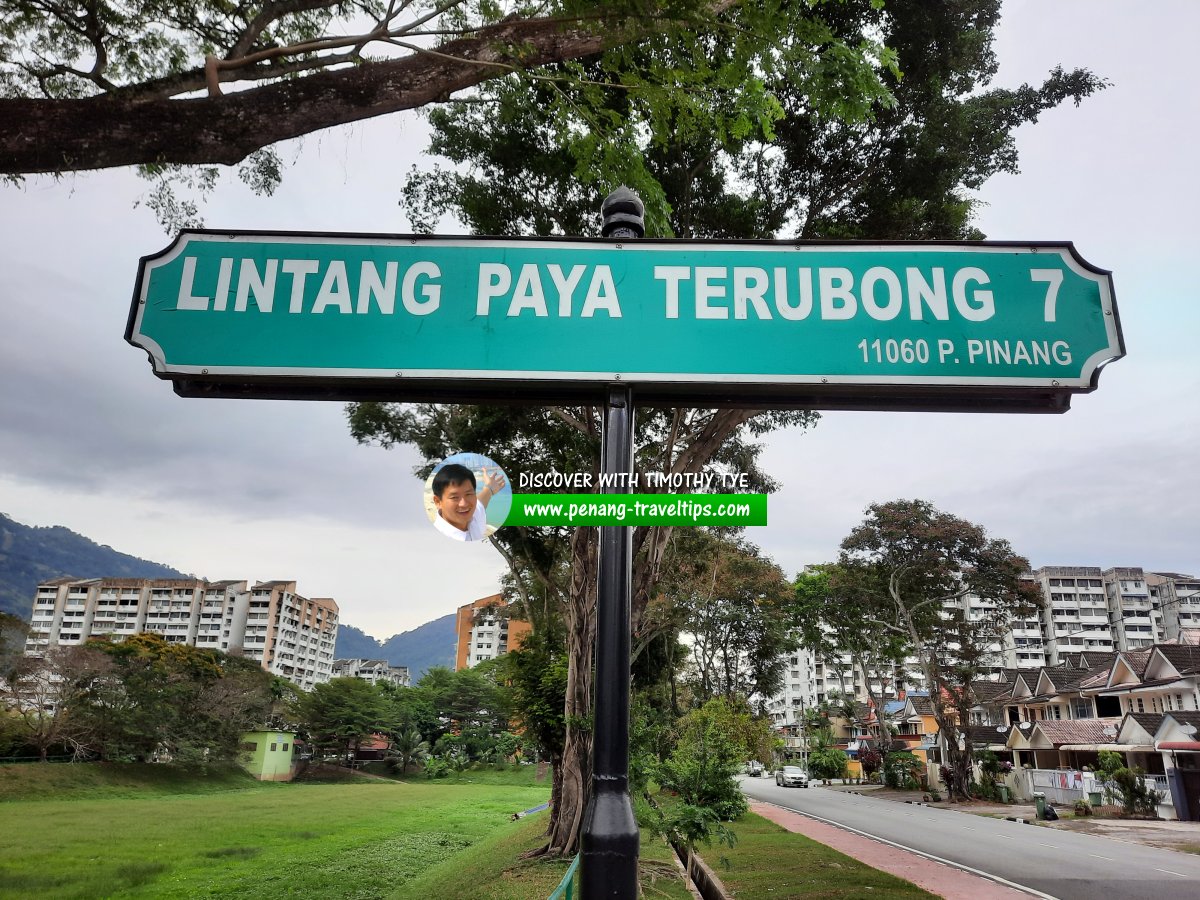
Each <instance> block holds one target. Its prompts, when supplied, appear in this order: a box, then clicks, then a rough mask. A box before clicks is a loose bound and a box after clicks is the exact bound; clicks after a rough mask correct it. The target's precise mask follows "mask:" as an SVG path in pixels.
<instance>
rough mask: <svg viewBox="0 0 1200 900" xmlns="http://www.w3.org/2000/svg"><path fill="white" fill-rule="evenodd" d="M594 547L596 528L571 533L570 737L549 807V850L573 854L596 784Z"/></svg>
mask: <svg viewBox="0 0 1200 900" xmlns="http://www.w3.org/2000/svg"><path fill="white" fill-rule="evenodd" d="M596 551H597V532H596V529H594V528H577V529H575V532H574V534H573V535H572V536H571V596H570V600H569V603H568V605H567V617H566V618H567V657H568V671H567V697H566V708H565V718H566V723H567V734H566V740H565V741H564V743H563V754H562V760H561V762H560V765H559V770H561V776H560V775H559V772H558V771H556V772H555V779H556V781H557V782H558V784H559V796H558V802H557V804H556V805H555V806H554V807H553V808H552V810H551V818H550V827H549V829H548V837H549V841H548V843H547V846H546V847H545V848H544V851H545V852H549V853H555V854H560V855H562V856H574V855H575V853H576V852H578V850H579V834H580V830H581V829H582V823H583V814H584V811H585V810H586V809H587V804H588V800H589V799H590V797H591V788H592V658H593V655H594V651H595V646H596V574H597V573H596V563H597V558H596Z"/></svg>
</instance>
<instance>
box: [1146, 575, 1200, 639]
mask: <svg viewBox="0 0 1200 900" xmlns="http://www.w3.org/2000/svg"><path fill="white" fill-rule="evenodd" d="M1146 583H1147V584H1148V585H1149V588H1150V602H1151V604H1152V605H1153V606H1154V608H1155V609H1157V610H1158V611H1159V612H1160V613H1161V615H1162V639H1163V640H1165V641H1179V642H1180V643H1190V642H1191V638H1192V636H1193V635H1195V634H1196V632H1197V630H1198V629H1200V578H1196V577H1194V576H1192V575H1180V574H1179V573H1178V572H1147V573H1146ZM1185 639H1186V640H1185Z"/></svg>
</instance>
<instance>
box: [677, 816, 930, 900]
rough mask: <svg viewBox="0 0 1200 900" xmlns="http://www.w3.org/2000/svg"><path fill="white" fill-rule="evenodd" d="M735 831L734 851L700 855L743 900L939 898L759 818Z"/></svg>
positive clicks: (735, 825)
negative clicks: (726, 861)
mask: <svg viewBox="0 0 1200 900" xmlns="http://www.w3.org/2000/svg"><path fill="white" fill-rule="evenodd" d="M732 829H733V831H734V833H735V834H736V835H737V843H736V844H735V845H734V847H733V849H730V848H728V847H718V846H716V845H715V844H714V845H713V846H712V847H707V848H706V847H701V848H700V855H701V856H703V857H704V860H705V862H707V863H708V864H709V866H710V867H711V868H712V869H713V871H714V872H716V873H717V877H718V878H720V879H721V880H722V881H723V882H724V883H725V886H726V887H727V888H729V890H730V892H731V893H732V894H733V895H734V896H735V897H737V898H738V900H759V898H767V897H770V898H773V900H789V898H824V897H837V898H842V900H851V898H855V900H857V898H867V897H872V898H876V900H878V898H882V897H886V898H888V900H893V898H908V897H911V898H916V897H932V896H934V895H933V894H930V893H928V892H927V891H924V890H922V889H921V888H919V887H917V886H916V885H913V884H910V883H909V882H907V881H904V880H902V879H900V878H896V877H895V876H894V875H888V874H887V873H886V872H880V871H879V870H878V869H872V868H871V867H870V866H865V865H863V864H862V863H860V862H858V860H855V859H851V858H850V857H849V856H845V855H844V854H841V853H838V852H837V851H836V850H831V849H830V848H829V847H826V846H825V845H824V844H818V843H817V842H816V841H813V840H810V839H809V838H806V837H804V836H803V835H800V834H794V833H792V832H790V831H787V830H785V829H784V828H781V827H780V826H778V825H776V824H775V823H774V822H769V821H767V820H766V819H764V818H762V817H761V816H756V815H755V814H754V813H746V814H745V815H744V816H742V817H741V818H740V819H738V820H737V821H736V822H734V823H733V825H732ZM722 856H724V857H726V858H727V859H728V861H729V867H728V868H726V867H725V866H724V865H722V864H721V859H720V858H721V857H722Z"/></svg>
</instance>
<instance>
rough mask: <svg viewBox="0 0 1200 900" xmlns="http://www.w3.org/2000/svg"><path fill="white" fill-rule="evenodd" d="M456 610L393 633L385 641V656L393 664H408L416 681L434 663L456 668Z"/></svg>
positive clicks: (410, 673) (409, 670) (410, 674)
mask: <svg viewBox="0 0 1200 900" xmlns="http://www.w3.org/2000/svg"><path fill="white" fill-rule="evenodd" d="M454 615H455V614H454V613H450V615H448V616H442V617H441V618H440V619H434V620H433V621H432V622H426V623H425V624H424V625H418V626H417V627H416V628H414V629H413V630H412V631H405V632H404V633H402V634H396V635H392V636H391V637H390V638H388V639H387V640H386V641H384V642H383V658H384V659H386V660H387V661H388V662H390V663H391V664H392V665H393V666H408V672H409V676H410V677H411V678H412V680H413V681H416V680H417V679H418V678H420V677H421V676H422V675H423V674H424V673H425V670H426V669H431V668H433V667H434V666H446V667H447V668H449V669H453V668H454Z"/></svg>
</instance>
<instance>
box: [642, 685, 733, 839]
mask: <svg viewBox="0 0 1200 900" xmlns="http://www.w3.org/2000/svg"><path fill="white" fill-rule="evenodd" d="M726 712H727V705H726V704H724V702H723V701H721V700H710V701H709V702H708V703H706V704H705V705H704V706H702V707H700V709H695V710H692V711H691V712H690V713H688V714H687V715H686V716H684V717H683V718H682V719H680V721H679V739H678V741H677V742H676V745H675V749H674V750H673V751H672V752H671V755H670V756H669V757H668V758H667V759H666V761H664V762H663V763H662V764H661V765H659V766H658V771H657V773H656V774H657V779H656V780H657V781H658V783H659V784H660V785H662V787H664V788H666V789H667V790H671V791H675V792H676V793H678V794H679V797H680V799H681V800H682V801H683V802H684V803H685V804H687V805H688V806H693V807H700V808H706V809H708V810H711V811H712V813H713V814H714V815H715V816H716V817H717V819H719V820H721V821H728V820H730V819H736V818H737V817H738V816H740V815H741V814H742V813H744V812H745V811H746V809H747V806H746V798H745V797H744V796H743V795H742V791H741V788H740V787H739V786H738V782H737V777H736V776H737V774H738V773H739V772H740V771H741V768H742V755H743V752H744V748H743V747H741V746H740V745H739V744H738V743H737V742H735V741H734V740H733V738H732V737H731V735H730V734H729V731H728V729H727V728H726V727H723V725H722V722H723V719H724V717H725V713H726ZM693 818H694V817H693ZM682 830H683V831H685V832H686V831H687V828H683V829H682Z"/></svg>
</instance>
